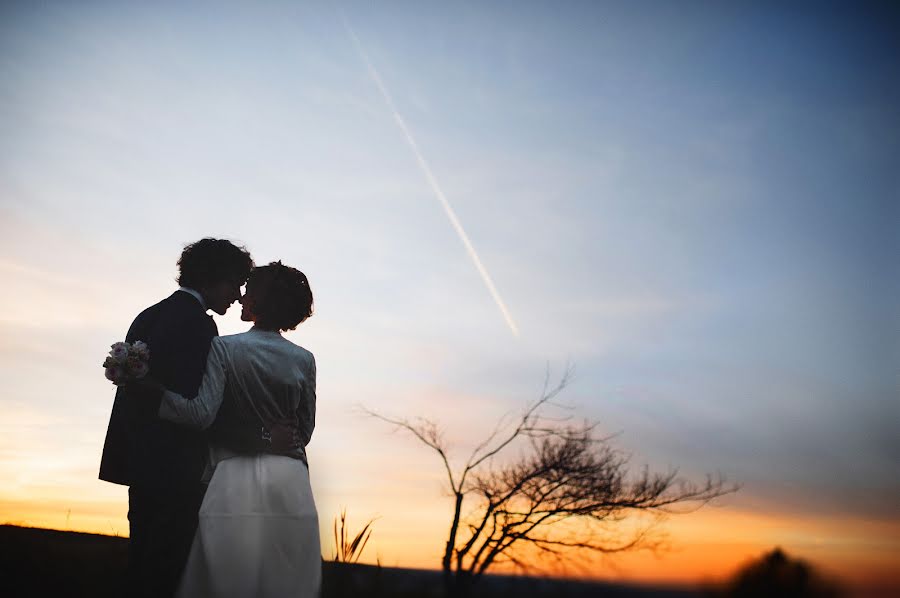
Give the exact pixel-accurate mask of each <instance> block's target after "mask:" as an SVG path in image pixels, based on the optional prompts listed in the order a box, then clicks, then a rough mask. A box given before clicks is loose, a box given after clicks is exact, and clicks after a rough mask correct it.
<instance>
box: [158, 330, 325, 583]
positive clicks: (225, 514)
mask: <svg viewBox="0 0 900 598" xmlns="http://www.w3.org/2000/svg"><path fill="white" fill-rule="evenodd" d="M315 373H316V370H315V360H314V358H313V356H312V353H310V352H308V351H306V350H305V349H303V348H302V347H299V346H297V345H295V344H293V343H291V342H290V341H288V340H287V339H285V338H283V337H282V336H281V335H280V334H278V333H276V332H269V331H262V330H257V329H255V328H254V329H251V330H250V331H248V332H246V333H243V334H236V335H232V336H224V337H218V338H216V339H214V340H213V344H212V347H211V348H210V353H209V358H208V361H207V366H206V373H205V374H204V379H203V384H202V385H201V388H200V391H199V394H198V396H197V397H196V398H195V399H192V400H186V399H184V398H183V397H181V396H180V395H177V394H174V393H171V392H166V393H165V394H164V396H163V400H162V402H161V404H160V409H159V414H160V416H161V417H163V418H165V419H168V420H171V421H175V422H177V423H182V424H186V425H192V426H196V427H201V428H206V427H209V426H210V425H211V424H212V422H213V421H214V420H215V417H216V413H217V412H218V410H219V407H220V406H221V404H222V402H223V400H226V401H235V402H237V403H239V404H240V405H241V407H242V409H244V410H245V411H244V412H252V413H254V414H255V415H256V416H258V417H259V418H260V419H261V420H262V421H272V420H275V419H285V418H288V417H296V418H297V421H298V422H299V426H300V436H301V441H302V443H303V445H304V446H305V444H306V443H307V442H308V441H309V438H310V436H311V434H312V428H313V426H314V423H315ZM299 451H300V453H301V454H298V455H295V456H294V457H289V456H283V455H272V454H259V455H253V456H247V455H238V454H236V453H232V452H229V451H228V450H227V449H225V448H223V447H221V446H215V445H211V446H210V467H209V468H208V469H207V474H206V477H208V478H209V487H208V489H207V491H206V496H205V497H204V499H203V505H202V506H201V508H200V523H199V526H198V528H197V533H196V535H195V536H194V543H193V545H192V547H191V552H190V556H189V557H188V561H187V565H186V566H185V571H184V574H183V576H182V579H181V583H180V585H179V589H178V592H177V594H176V595H177V596H179V597H182V598H193V597H204V598H206V597H209V598H219V597H221V598H226V597H234V598H238V597H240V598H244V597H251V596H252V597H259V598H279V597H287V596H290V597H292V598H314V597H315V596H318V594H319V588H320V586H321V576H322V573H321V565H322V558H321V552H320V547H319V520H318V515H317V512H316V505H315V501H314V500H313V495H312V490H311V488H310V482H309V470H308V468H307V465H306V463H305V460H306V455H305V450H304V449H303V448H302V447H301V448H300V449H299ZM210 476H211V477H210Z"/></svg>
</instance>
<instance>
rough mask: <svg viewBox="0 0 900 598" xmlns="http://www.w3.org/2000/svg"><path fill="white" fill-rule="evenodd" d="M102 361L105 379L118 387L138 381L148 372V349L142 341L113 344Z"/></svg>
mask: <svg viewBox="0 0 900 598" xmlns="http://www.w3.org/2000/svg"><path fill="white" fill-rule="evenodd" d="M110 349H111V350H110V352H109V356H108V357H107V358H106V359H105V360H104V361H103V367H104V368H106V378H107V379H108V380H110V381H111V382H112V383H113V384H115V385H117V386H118V385H119V384H124V383H126V382H131V381H134V380H140V379H141V378H143V377H144V376H146V375H147V373H148V372H149V371H150V349H149V348H148V347H147V343H145V342H143V341H134V342H133V343H114V344H113V345H112V346H111V347H110Z"/></svg>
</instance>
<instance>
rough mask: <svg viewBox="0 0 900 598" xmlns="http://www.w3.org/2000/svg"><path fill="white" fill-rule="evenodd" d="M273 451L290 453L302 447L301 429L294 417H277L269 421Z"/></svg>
mask: <svg viewBox="0 0 900 598" xmlns="http://www.w3.org/2000/svg"><path fill="white" fill-rule="evenodd" d="M266 427H267V428H268V430H269V436H270V438H271V440H270V442H271V445H272V452H274V453H289V452H291V451H293V450H296V449H298V448H300V429H299V428H298V427H297V420H296V419H294V418H286V419H276V420H274V421H270V422H268V423H267V425H266Z"/></svg>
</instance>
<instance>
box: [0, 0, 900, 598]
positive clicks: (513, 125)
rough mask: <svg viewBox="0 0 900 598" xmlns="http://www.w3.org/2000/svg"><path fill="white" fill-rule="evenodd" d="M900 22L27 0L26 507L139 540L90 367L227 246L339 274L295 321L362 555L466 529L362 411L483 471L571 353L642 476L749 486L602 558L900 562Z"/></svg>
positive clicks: (8, 140)
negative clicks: (406, 423) (413, 421)
mask: <svg viewBox="0 0 900 598" xmlns="http://www.w3.org/2000/svg"><path fill="white" fill-rule="evenodd" d="M898 15H900V11H897V10H896V7H895V6H892V5H891V4H890V3H877V2H862V3H854V4H853V5H850V4H847V3H832V2H816V3H807V2H796V3H791V4H790V6H785V5H784V4H783V3H768V2H758V3H752V4H750V3H731V2H717V3H712V2H682V3H669V2H629V3H598V2H568V3H562V4H556V3H536V2H492V3H483V2H454V3H446V2H430V1H429V2H304V3H300V2H257V3H241V2H215V3H213V2H191V3H176V2H158V3H152V4H148V3H137V2H134V3H131V2H84V3H78V5H77V6H75V5H73V4H72V3H67V2H42V3H31V2H4V3H2V5H0V274H2V277H3V280H4V282H5V285H4V286H5V289H4V291H5V292H4V293H3V294H2V295H0V330H2V334H0V476H2V479H3V484H2V486H0V521H2V522H16V523H22V524H28V525H41V526H49V527H55V528H60V529H73V530H76V529H77V530H88V531H97V532H100V533H111V534H118V535H127V520H126V519H125V514H126V512H127V494H126V489H125V488H124V487H121V486H115V485H111V484H107V483H104V482H101V481H99V480H97V479H96V477H97V467H98V464H99V458H100V452H101V449H102V444H103V439H104V435H105V431H106V425H107V422H108V417H109V410H110V407H111V404H112V399H113V394H114V393H113V389H112V388H111V387H110V385H109V384H108V382H107V381H106V380H105V379H104V378H103V375H102V369H101V368H100V363H101V362H102V360H103V356H104V354H105V352H106V351H107V350H108V349H107V347H108V345H109V344H111V343H112V342H114V341H117V340H120V339H122V338H123V337H124V335H125V332H126V331H127V329H128V326H129V324H130V323H131V320H132V319H133V318H134V316H135V315H136V314H137V313H138V312H140V311H141V310H142V309H143V308H145V307H147V306H149V305H151V304H153V303H155V302H157V301H159V300H160V299H162V298H164V297H165V296H167V295H168V294H170V293H171V292H172V291H173V290H174V289H175V288H176V285H175V282H174V279H175V277H176V275H177V272H176V267H175V262H176V260H177V259H178V255H179V254H180V251H181V249H182V248H183V246H184V245H185V244H186V243H188V242H191V241H194V240H197V239H199V238H201V237H205V236H215V237H225V238H229V239H232V240H234V241H235V242H238V243H241V244H244V245H246V246H247V247H248V248H249V249H250V251H251V252H252V254H253V256H254V259H255V260H256V262H257V263H258V264H264V263H268V262H269V261H273V260H277V259H280V260H282V261H283V262H284V263H286V264H289V265H292V266H295V267H297V268H300V269H301V270H303V271H304V272H305V273H306V274H307V275H308V277H309V280H310V284H311V287H312V289H313V291H314V294H315V300H316V311H315V315H314V316H313V317H312V318H311V319H310V320H308V321H307V322H306V323H304V324H303V325H301V327H300V328H298V329H297V330H296V331H294V332H290V333H288V334H287V337H288V338H289V339H291V340H292V341H294V342H296V343H298V344H301V345H303V346H304V347H306V348H308V349H309V350H311V351H312V352H313V353H314V354H315V355H316V360H317V364H318V416H317V428H316V431H315V434H314V436H313V440H312V442H311V444H310V446H309V448H308V453H309V458H310V464H311V472H312V480H313V490H314V492H315V495H316V499H317V504H318V508H319V515H320V521H321V523H322V526H323V539H322V540H323V552H325V553H326V554H327V553H329V552H330V550H331V540H330V529H331V522H332V519H333V518H334V516H336V515H337V514H338V513H339V512H340V510H341V508H342V507H346V508H347V510H348V514H349V516H350V519H351V523H353V522H354V521H356V522H358V523H360V525H361V524H362V523H363V522H364V521H366V520H368V519H369V518H370V517H375V516H378V517H380V518H379V519H378V520H377V522H376V523H375V526H374V533H373V536H372V539H371V541H370V548H368V549H367V552H366V554H365V555H364V557H363V560H364V561H367V562H374V561H375V560H376V558H378V559H380V560H381V562H382V563H383V564H386V565H399V566H414V567H437V566H438V565H439V559H440V555H441V551H442V546H443V543H444V541H445V533H446V529H447V527H448V525H449V520H450V514H451V511H450V508H451V503H450V501H449V498H448V497H447V495H446V491H445V488H444V487H443V486H442V484H443V479H442V477H441V469H440V463H439V461H438V460H437V459H436V457H435V456H434V455H432V454H430V453H429V452H428V451H427V450H426V449H425V448H424V447H421V446H419V445H417V444H416V442H415V441H414V440H413V439H411V438H409V437H407V436H404V435H403V434H400V433H392V431H391V429H390V427H389V426H386V425H385V424H383V423H380V422H378V421H376V420H373V419H371V418H368V417H366V416H364V415H362V414H361V411H360V407H361V406H362V407H365V408H369V409H374V410H377V411H379V412H382V413H384V414H387V415H391V416H397V417H415V416H422V417H428V418H432V419H434V420H435V421H437V422H440V423H441V425H442V427H443V429H444V430H445V433H446V437H447V439H448V442H450V443H451V444H452V445H453V447H455V451H454V452H453V453H452V456H453V457H454V458H456V459H457V461H456V462H458V460H459V459H461V458H463V457H464V456H465V455H466V454H467V450H471V448H473V447H474V446H475V445H476V444H477V443H478V441H479V440H480V439H481V438H483V437H484V435H485V434H487V433H489V432H490V431H491V429H492V428H493V423H494V422H495V421H496V420H497V419H498V418H500V417H501V416H503V415H504V414H505V413H510V412H513V413H514V412H516V411H517V410H520V409H521V408H522V407H523V406H524V405H526V404H527V403H528V402H529V401H531V400H533V399H535V398H536V397H537V396H538V395H539V393H540V391H541V386H542V384H543V381H544V377H545V375H546V374H547V372H548V371H549V375H550V377H551V379H558V377H559V376H560V375H562V373H563V372H564V371H565V369H566V367H567V365H568V364H571V365H572V366H573V367H574V372H575V373H574V376H573V379H572V381H571V383H570V384H569V386H568V387H567V388H566V389H565V391H564V393H563V394H562V395H561V397H560V399H561V401H562V402H564V403H566V404H567V405H569V406H570V407H571V411H570V413H572V414H574V415H575V416H577V417H578V418H589V419H591V420H596V421H599V422H600V430H601V431H602V432H604V433H608V434H614V435H615V438H614V443H615V444H616V446H618V447H620V448H621V449H622V450H624V451H627V452H628V453H629V454H630V455H631V458H632V464H633V465H634V466H635V467H636V468H639V467H640V466H642V465H643V464H648V465H650V466H651V467H652V468H655V469H657V470H661V471H666V470H668V469H670V468H675V467H677V468H678V469H679V471H680V472H681V473H682V475H684V476H685V477H686V478H689V479H702V477H703V475H704V474H705V473H707V472H713V473H715V472H721V473H722V474H724V475H725V476H726V477H727V478H728V479H729V480H733V481H735V482H738V483H740V484H741V489H740V491H739V492H738V493H736V494H734V495H730V496H728V497H725V498H722V499H720V500H719V501H717V502H716V504H714V505H712V506H709V507H707V508H705V509H702V510H701V511H698V512H696V513H694V514H690V515H683V516H679V517H673V518H672V519H671V520H670V521H669V522H668V523H667V524H666V529H667V530H668V532H669V535H670V540H671V544H672V548H671V550H670V551H668V552H666V553H664V554H661V555H658V556H654V555H647V554H645V553H640V554H635V555H628V556H626V557H623V558H621V559H620V560H618V561H616V562H614V563H607V562H605V561H604V562H602V563H597V564H596V565H595V566H594V565H592V566H591V568H589V570H588V571H585V572H582V574H586V575H590V576H595V577H605V578H610V579H630V580H639V581H660V580H662V581H679V582H685V583H686V582H691V583H693V582H696V581H697V580H700V579H709V578H718V577H722V576H724V575H727V574H728V573H729V572H731V571H733V570H734V569H735V568H736V567H738V566H739V565H740V564H741V563H743V562H745V561H746V560H747V559H749V558H753V557H755V556H759V555H760V554H762V553H763V552H765V551H766V550H769V549H771V548H773V547H774V546H776V545H780V546H783V547H784V548H785V549H786V550H788V552H789V553H792V554H796V555H798V556H802V557H804V558H809V559H810V560H812V561H813V562H814V563H817V564H820V565H821V566H822V567H823V568H825V569H826V570H828V571H831V572H834V573H835V574H837V575H840V576H842V577H843V578H844V579H846V580H848V581H849V582H850V583H853V584H857V585H859V584H862V583H863V582H864V581H866V580H868V581H869V582H872V583H874V582H878V583H882V582H883V583H885V584H893V585H894V586H896V587H900V580H898V578H897V577H896V573H892V571H896V570H898V564H900V541H898V540H897V538H898V537H900V534H898V533H897V532H898V531H900V440H898V435H897V432H896V427H897V424H898V422H900V397H898V377H897V371H898V363H900V347H898V334H897V332H898V330H900V310H898V305H900V301H898V299H900V288H898V287H900V276H898V274H900V272H898V263H900V262H898V257H900V252H898V245H897V238H898V224H900V219H898V216H900V214H898V205H900V201H898V200H900V178H898V176H900V175H898V173H900V126H898V125H900V72H898V61H897V56H898V55H900V47H898V46H900V43H898V41H897V40H898V39H900V35H898V33H900V16H898ZM454 220H455V221H456V223H457V225H458V226H455V225H454V222H453V221H454ZM463 236H464V237H465V239H467V242H468V244H469V247H467V242H466V241H464V240H463ZM473 257H476V258H477V260H478V262H479V264H481V267H482V268H483V270H479V268H478V266H477V265H476V263H475V260H474V259H473ZM486 277H489V279H490V281H491V284H492V285H493V286H494V292H493V293H492V292H491V289H490V288H489V286H488V284H487V283H486V280H487V279H486ZM501 302H502V305H503V308H502V309H501V307H500V304H501ZM504 312H505V313H504ZM238 316H239V310H238V309H235V308H232V309H231V311H229V312H228V314H227V315H226V316H224V317H219V316H217V317H216V321H217V323H218V325H219V329H220V332H221V333H222V334H233V333H237V332H241V331H243V330H245V329H246V325H245V324H244V323H242V322H241V321H240V319H239V317H238Z"/></svg>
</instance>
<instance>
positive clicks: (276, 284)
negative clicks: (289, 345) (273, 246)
mask: <svg viewBox="0 0 900 598" xmlns="http://www.w3.org/2000/svg"><path fill="white" fill-rule="evenodd" d="M247 292H248V293H250V292H252V293H253V300H254V302H253V315H254V316H256V323H257V324H259V325H261V326H264V327H266V328H275V329H278V330H293V329H294V328H296V327H297V326H298V325H299V324H300V323H301V322H303V321H304V320H305V319H306V318H308V317H309V316H311V315H312V313H313V296H312V290H311V289H310V288H309V281H308V280H307V279H306V275H305V274H304V273H303V272H301V271H300V270H297V269H296V268H291V267H290V266H285V265H284V264H282V263H281V262H280V261H279V262H272V263H271V264H269V265H267V266H260V267H258V268H254V269H253V271H252V272H250V278H249V279H248V280H247Z"/></svg>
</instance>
